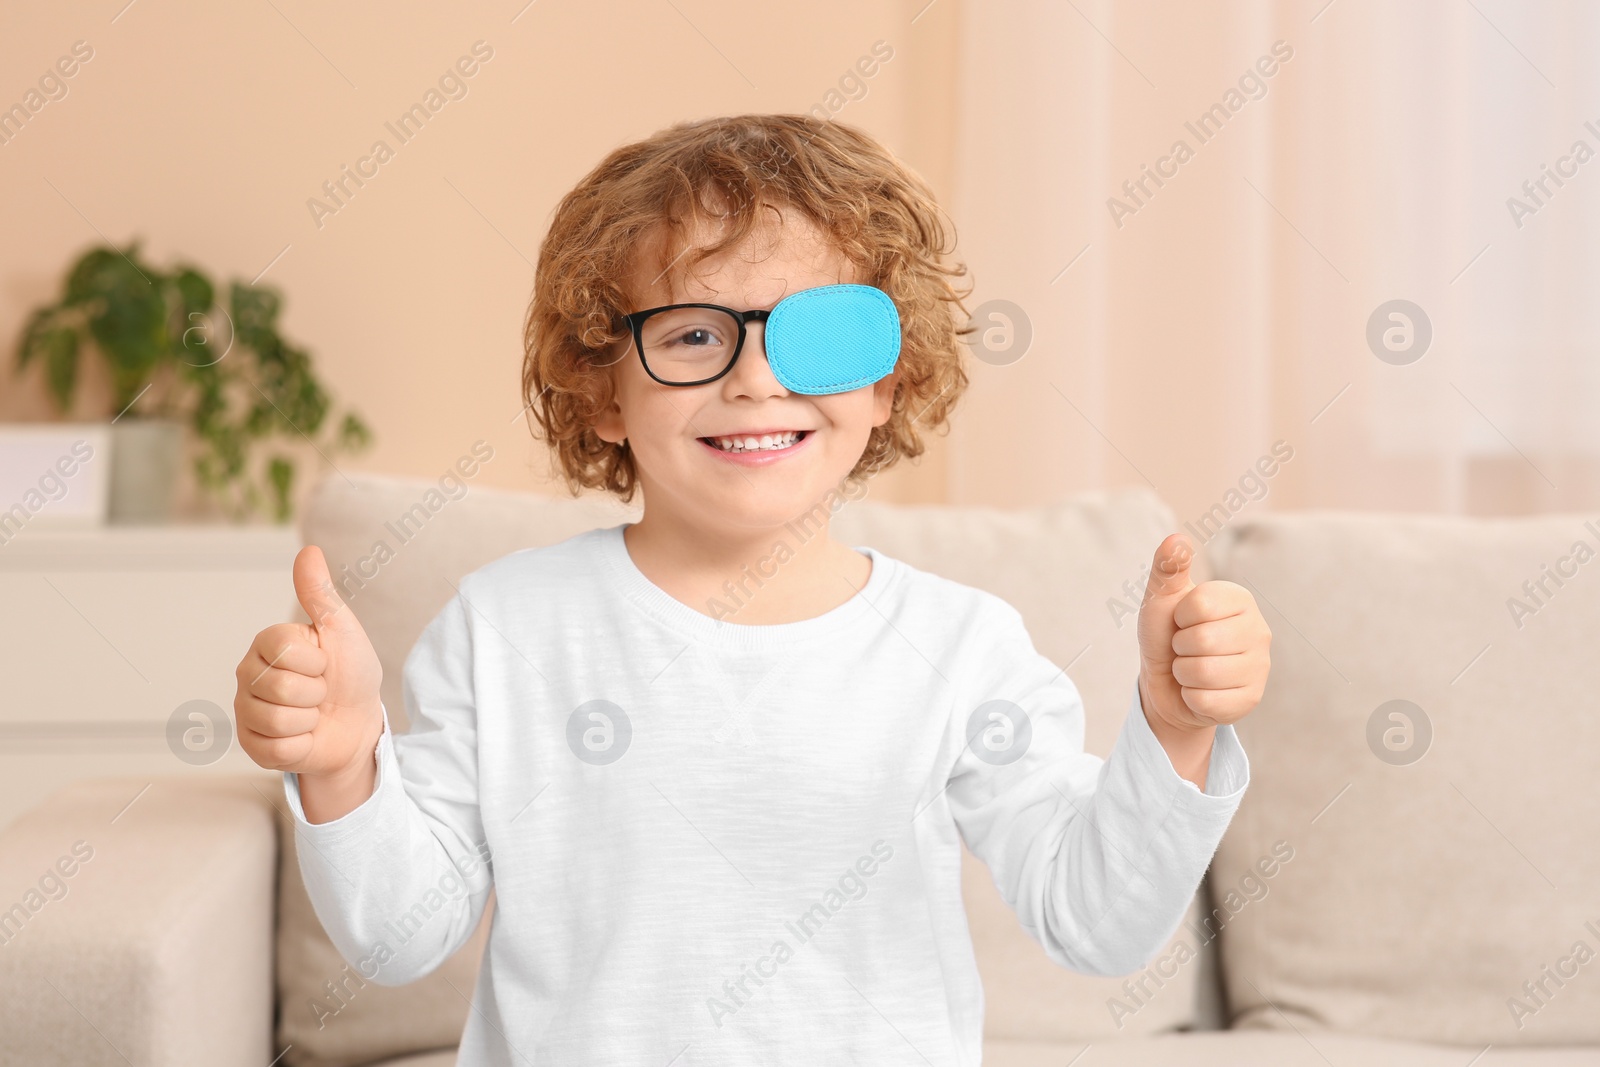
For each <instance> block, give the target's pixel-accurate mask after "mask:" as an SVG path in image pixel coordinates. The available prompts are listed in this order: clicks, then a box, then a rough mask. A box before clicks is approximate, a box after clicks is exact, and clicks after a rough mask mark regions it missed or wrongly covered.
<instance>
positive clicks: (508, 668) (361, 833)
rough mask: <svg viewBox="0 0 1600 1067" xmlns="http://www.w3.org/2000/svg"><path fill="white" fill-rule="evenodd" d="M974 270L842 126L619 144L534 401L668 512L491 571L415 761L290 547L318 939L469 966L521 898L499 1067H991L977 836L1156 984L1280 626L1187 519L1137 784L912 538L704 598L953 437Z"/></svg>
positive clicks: (1106, 968)
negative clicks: (1150, 967)
mask: <svg viewBox="0 0 1600 1067" xmlns="http://www.w3.org/2000/svg"><path fill="white" fill-rule="evenodd" d="M943 245H944V230H943V227H942V225H941V222H940V220H939V217H938V215H937V208H936V206H935V204H934V203H933V200H932V197H931V195H930V194H929V193H928V191H927V188H926V186H925V185H924V184H923V183H922V182H921V181H920V179H918V178H917V177H915V176H914V175H912V174H911V173H910V172H909V171H907V170H906V169H905V168H904V167H903V166H902V165H901V164H899V163H898V162H897V161H895V160H894V159H893V158H892V157H891V156H890V155H889V154H888V153H887V152H886V151H885V150H884V149H883V148H882V147H881V146H879V145H878V144H877V143H876V142H874V141H872V140H871V139H870V138H868V137H867V136H865V135H864V134H862V133H860V132H859V131H857V130H854V129H852V128H850V127H847V126H843V125H839V124H835V123H823V122H819V121H817V120H814V119H811V118H809V117H805V116H783V115H779V116H743V117H738V118H728V119H714V120H707V121H703V122H697V123H689V124H683V125H679V126H676V127H673V128H672V129H669V130H666V131H663V132H662V133H659V134H657V135H656V136H654V137H652V138H649V139H647V140H646V141H643V142H640V143H638V144H634V145H629V146H626V147H624V148H621V149H618V150H617V151H616V152H614V153H612V155H611V156H610V157H609V158H608V159H606V160H605V161H603V162H602V163H601V164H600V165H599V166H598V167H597V168H596V169H595V170H594V171H593V172H592V173H591V174H590V175H589V176H588V177H586V178H585V179H584V180H583V181H582V182H581V183H579V185H578V187H577V188H576V189H574V190H573V191H572V192H571V193H570V194H569V195H568V196H567V197H566V198H565V200H564V201H563V202H562V204H561V205H560V207H559V208H558V209H557V212H556V214H555V216H554V219H553V222H552V225H551V228H550V232H549V234H548V235H547V237H546V239H545V242H544V245H543V247H542V249H541V253H540V262H539V267H538V271H537V279H536V281H535V291H534V297H533V301H532V305H531V308H530V312H529V317H528V325H527V332H526V342H527V344H526V362H525V368H524V379H523V384H524V393H525V396H526V398H527V399H528V401H529V404H530V405H531V410H532V412H533V418H534V420H535V421H537V423H538V427H539V430H538V432H539V433H540V434H541V435H542V436H544V437H545V438H546V439H547V441H548V442H549V444H550V447H551V448H552V449H553V451H554V452H555V454H556V457H557V459H558V460H559V463H560V466H561V469H562V471H563V472H564V474H565V476H566V478H567V480H568V483H569V485H570V486H571V487H572V488H573V489H574V491H576V490H577V489H579V488H583V487H588V488H599V489H604V490H607V491H610V492H614V493H616V494H617V495H619V496H621V497H623V498H624V499H627V498H631V496H632V494H633V493H634V491H635V490H642V491H643V496H644V500H645V511H644V514H643V516H642V517H641V518H640V520H639V521H638V522H636V523H633V524H629V525H620V526H616V527H612V528H610V529H604V530H593V531H589V532H587V533H584V534H581V535H579V536H577V537H574V538H571V539H569V540H567V541H564V542H562V543H560V544H557V545H552V546H548V547H544V548H536V549H526V550H523V551H520V552H516V553H513V554H512V555H510V556H507V557H505V558H503V559H500V560H498V561H496V562H494V563H491V564H490V565H488V566H486V567H483V568H481V569H479V570H478V571H476V572H474V573H472V574H469V575H467V576H466V577H465V578H464V579H463V580H462V581H461V583H460V585H459V587H458V588H459V593H458V595H457V596H456V597H455V598H454V599H452V600H451V601H450V603H449V604H448V605H447V606H446V607H445V608H444V610H443V611H441V612H440V613H439V615H438V616H437V617H436V618H435V619H434V620H433V621H432V623H430V624H429V626H428V627H427V629H426V630H425V631H424V632H423V634H422V636H421V637H420V638H419V640H418V642H417V644H416V646H415V647H414V648H413V650H412V652H411V654H410V656H409V657H408V659H407V661H406V664H405V670H404V685H403V689H404V695H405V700H406V705H407V710H408V711H409V713H410V717H411V728H410V731H409V732H408V733H406V734H403V735H399V736H394V735H391V733H390V732H389V730H388V727H387V720H386V716H385V711H384V709H383V707H382V706H381V704H380V701H379V696H378V685H379V680H380V671H379V668H378V665H377V659H376V656H375V655H374V653H373V651H372V647H371V645H370V644H369V643H368V642H367V639H366V636H365V634H364V633H363V632H362V630H361V627H360V624H359V623H358V622H357V621H356V619H355V618H354V616H353V615H352V614H351V613H350V612H349V611H346V610H344V605H343V604H342V602H340V601H339V599H338V596H337V593H336V592H335V591H334V590H333V588H332V585H331V582H330V580H329V576H328V571H327V567H326V564H325V562H324V560H323V557H322V554H321V551H320V550H319V549H317V548H315V547H314V546H308V547H307V548H305V549H304V550H302V552H301V554H300V555H299V557H297V559H296V560H295V568H294V581H295V589H296V592H297V594H298V595H299V597H300V601H301V603H302V605H303V606H304V607H305V609H306V612H307V615H308V616H309V617H310V618H311V619H312V620H313V624H312V625H311V626H302V625H296V624H284V625H279V626H273V627H269V628H268V629H266V630H264V631H262V632H261V634H260V635H258V637H257V639H256V641H255V643H254V645H253V646H252V648H251V650H250V652H249V653H248V654H247V656H246V657H245V659H244V661H243V662H241V664H240V665H239V670H238V677H239V681H240V689H239V696H238V698H237V700H236V702H235V709H236V711H237V713H238V726H239V737H240V743H241V745H242V746H243V747H244V749H245V750H246V752H248V753H249V754H250V756H251V757H252V758H253V759H255V760H256V762H257V763H259V764H261V765H262V766H264V767H268V768H272V769H278V770H282V771H283V772H285V773H284V785H285V790H286V792H287V795H288V800H289V805H290V807H291V808H292V809H293V811H294V814H295V817H296V821H297V824H298V825H297V830H298V832H299V833H300V834H301V835H302V837H303V839H304V840H305V841H307V842H308V843H309V844H310V845H311V846H312V847H308V848H302V849H300V865H301V870H302V872H303V874H304V877H305V881H306V887H307V889H308V891H309V893H310V895H311V899H312V902H313V903H314V905H315V907H316V910H317V914H318V916H319V917H320V918H321V919H322V922H323V925H324V926H325V927H326V929H327V931H328V933H329V935H330V937H332V939H333V941H334V943H335V944H336V945H337V946H338V947H339V950H340V951H341V953H343V954H344V956H345V957H346V958H347V959H350V960H356V959H364V960H365V959H372V958H374V949H375V947H378V946H381V948H382V951H380V952H378V954H377V956H378V966H379V971H378V973H377V975H376V976H368V977H372V978H373V980H376V981H378V982H379V983H380V984H399V983H403V982H407V981H411V980H413V979H415V978H417V977H419V976H421V975H423V974H426V973H427V972H428V971H430V970H431V969H433V968H434V967H436V966H438V965H439V964H440V963H441V962H442V961H443V960H445V959H446V958H448V957H449V955H450V954H452V953H453V952H454V951H455V950H456V949H457V948H459V947H460V946H461V945H462V944H463V942H464V941H465V940H466V939H467V937H468V936H469V935H470V934H471V932H472V930H473V929H474V927H475V926H476V925H477V922H478V920H479V918H480V917H481V915H482V912H483V909H484V907H485V903H486V900H487V897H488V894H489V891H490V889H491V888H493V889H494V890H495V893H496V910H495V915H494V919H493V923H492V930H491V933H490V937H489V943H488V948H487V950H486V953H485V956H484V960H483V964H482V969H481V971H480V977H479V981H478V986H477V991H476V994H475V997H474V1005H473V1008H474V1010H473V1011H472V1013H471V1014H470V1016H469V1018H468V1022H467V1026H466V1031H465V1033H464V1035H463V1038H462V1045H461V1052H460V1063H461V1064H463V1065H465V1067H476V1065H482V1064H510V1063H513V1062H520V1063H559V1064H563V1065H601V1064H605V1065H619V1067H620V1065H622V1064H628V1065H630V1067H636V1065H640V1064H659V1065H662V1067H665V1065H667V1064H681V1065H684V1067H688V1065H709V1064H727V1065H739V1067H750V1065H753V1064H795V1065H806V1067H815V1065H819V1064H857V1063H860V1064H873V1065H875V1067H881V1065H886V1064H902V1063H903V1064H912V1063H915V1064H937V1065H940V1067H943V1065H957V1064H959V1065H971V1064H977V1063H979V1062H980V1057H981V1052H982V1050H981V1035H982V1023H983V994H982V989H981V987H980V985H979V980H978V973H977V970H976V966H975V963H974V960H973V955H972V947H971V941H970V937H969V936H968V932H967V928H966V922H965V913H964V912H963V910H962V902H961V893H960V881H959V872H960V843H961V842H962V841H965V842H966V843H967V845H968V846H969V847H970V848H971V849H972V851H973V852H974V853H975V854H976V855H977V856H979V857H980V858H981V859H983V860H984V862H985V863H987V864H988V866H989V869H990V870H991V872H992V873H993V874H994V877H995V880H996V883H997V885H998V886H999V888H1000V890H1001V892H1002V893H1003V895H1004V897H1005V899H1006V901H1007V902H1008V903H1009V904H1010V906H1011V907H1012V908H1014V909H1015V910H1016V912H1017V914H1018V916H1019V917H1020V919H1021V921H1022V923H1023V925H1024V926H1025V927H1026V928H1027V929H1028V930H1029V931H1030V932H1031V933H1032V934H1033V936H1034V937H1035V938H1037V939H1038V940H1039V942H1040V943H1041V944H1042V945H1043V947H1044V949H1045V951H1046V952H1047V953H1048V954H1049V955H1050V957H1051V958H1052V959H1053V960H1055V961H1056V962H1057V963H1059V964H1061V965H1063V966H1066V967H1070V968H1074V969H1077V970H1081V971H1086V972H1089V973H1095V974H1122V973H1127V972H1130V971H1133V970H1136V969H1137V968H1139V967H1140V966H1142V965H1144V964H1145V963H1146V962H1147V961H1148V960H1149V958H1150V957H1151V956H1153V955H1154V954H1155V952H1156V951H1158V950H1159V949H1160V948H1161V947H1162V946H1163V945H1164V944H1165V942H1166V940H1167V939H1168V938H1169V937H1170V935H1171V934H1172V932H1173V931H1174V930H1175V929H1176V928H1177V926H1178V923H1179V922H1180V921H1181V919H1182V916H1183V913H1184V910H1185V908H1186V906H1187V904H1188V902H1189V899H1190V897H1191V896H1192V894H1193V893H1194V891H1195V888H1196V886H1197V885H1198V883H1199V881H1200V878H1201V876H1202V874H1203V873H1204V871H1205V868H1206V866H1207V864H1208V862H1209V861H1210V858H1211V855H1212V853H1213V851H1214V849H1215V848H1216V845H1217V843H1218V841H1219V839H1220V837H1221V835H1222V832H1223V830H1224V829H1225V828H1226V826H1227V824H1228V821H1229V819H1230V818H1231V817H1232V814H1233V812H1234V810H1235V808H1236V807H1237V805H1238V802H1239V799H1240V797H1241V796H1242V794H1243V791H1244V788H1245V785H1246V783H1247V780H1248V765H1247V762H1246V760H1245V756H1244V753H1243V750H1242V749H1241V748H1240V746H1239V743H1238V740H1237V738H1236V737H1235V735H1234V731H1233V727H1232V726H1231V725H1229V724H1231V723H1232V722H1234V721H1236V720H1237V719H1239V718H1240V717H1242V716H1243V715H1244V714H1246V713H1247V712H1248V711H1249V710H1250V709H1251V708H1252V707H1254V706H1255V704H1256V703H1257V702H1258V701H1259V700H1260V697H1261V693H1262V689H1263V687H1264V686H1265V682H1266V676H1267V669H1268V654H1267V653H1268V644H1269V640H1270V634H1269V632H1268V630H1267V627H1266V624H1265V622H1264V621H1263V620H1262V618H1261V614H1260V612H1259V611H1258V610H1257V609H1256V607H1255V604H1254V602H1253V600H1251V598H1250V596H1249V595H1248V593H1246V592H1245V591H1244V590H1243V589H1241V588H1240V587H1238V586H1236V585H1231V584H1229V583H1224V582H1208V583H1206V584H1204V585H1201V586H1195V585H1194V584H1193V583H1192V582H1191V581H1190V580H1189V577H1188V560H1189V552H1190V549H1189V546H1188V545H1187V543H1186V542H1185V541H1184V540H1183V538H1182V536H1181V535H1177V534H1174V535H1173V536H1171V537H1168V538H1167V539H1166V540H1165V541H1163V542H1162V544H1161V545H1160V546H1159V547H1158V549H1157V550H1156V556H1155V566H1154V569H1153V571H1152V575H1151V579H1150V586H1149V589H1148V591H1147V593H1146V597H1145V601H1144V603H1143V605H1142V608H1141V612H1140V618H1139V641H1140V649H1141V667H1140V671H1139V676H1138V679H1137V684H1136V686H1135V687H1134V690H1135V691H1134V695H1133V700H1132V706H1131V710H1130V712H1129V715H1128V719H1127V722H1126V723H1125V725H1124V727H1123V730H1122V733H1121V736H1120V737H1119V739H1118V741H1117V743H1116V746H1115V748H1114V750H1113V752H1112V754H1111V756H1110V757H1109V758H1108V759H1107V760H1104V761H1102V760H1100V759H1099V758H1097V757H1094V756H1091V755H1088V754H1086V753H1085V752H1084V751H1083V747H1082V740H1083V707H1082V703H1081V701H1080V699H1079V696H1078V693H1077V690H1076V688H1075V687H1074V686H1073V684H1072V682H1071V681H1070V680H1069V679H1068V678H1067V677H1066V675H1065V674H1064V673H1063V672H1062V671H1061V670H1060V669H1059V668H1058V667H1056V666H1055V665H1054V664H1053V663H1051V662H1050V661H1049V660H1047V659H1046V658H1045V657H1043V656H1042V655H1040V654H1039V653H1038V652H1037V651H1036V650H1035V649H1034V648H1033V645H1032V643H1031V641H1030V639H1029V637H1028V634H1027V631H1026V630H1025V628H1024V626H1023V624H1022V620H1021V616H1020V615H1019V614H1018V613H1017V612H1016V610H1015V609H1013V608H1012V607H1011V606H1010V605H1008V604H1006V603H1005V602H1004V601H1002V600H1000V599H999V598H997V597H994V596H992V595H989V594H987V593H984V592H981V591H979V590H976V589H972V588H969V587H966V586H962V585H959V584H957V583H954V582H951V581H948V580H945V579H942V578H939V577H937V576H935V575H932V574H928V573H926V572H922V571H919V570H916V569H914V568H912V567H910V566H908V565H906V564H904V563H901V562H899V561H897V560H894V559H892V558H890V557H887V556H885V555H883V554H882V553H881V552H878V551H877V550H875V549H871V548H866V549H861V550H856V549H852V548H850V547H847V546H845V545H842V544H840V543H838V542H836V541H834V540H832V539H831V538H830V537H827V536H813V537H810V538H809V539H807V540H806V541H804V542H803V543H802V544H801V545H800V546H799V547H797V548H794V549H792V551H789V552H787V553H784V554H783V555H782V556H781V558H780V559H779V560H778V565H777V566H776V569H775V570H774V571H773V572H772V576H771V577H770V578H769V579H767V580H765V581H764V583H763V584H762V585H761V587H760V588H759V590H758V591H756V592H755V594H754V595H753V596H752V597H751V598H750V599H749V600H748V601H747V602H745V603H744V604H742V605H741V606H740V607H739V609H738V613H737V614H738V618H737V620H736V621H728V620H727V619H725V618H722V617H718V616H719V615H720V614H721V613H720V612H718V611H714V610H712V609H711V608H710V607H709V605H710V604H712V603H714V602H717V601H718V600H719V599H720V598H722V597H723V596H724V586H725V583H726V582H727V581H728V580H729V579H730V578H731V577H735V576H737V575H739V574H740V572H741V570H742V568H744V567H745V566H746V565H748V564H749V563H750V562H751V561H752V560H756V559H760V558H763V557H766V556H769V555H771V554H772V549H773V545H774V543H775V542H779V541H783V542H788V541H790V540H792V538H786V537H783V536H782V535H783V532H784V527H785V524H786V523H788V522H790V521H791V520H793V519H795V518H796V517H797V516H800V515H803V514H810V515H811V516H812V518H813V520H815V519H816V517H817V516H819V515H820V516H821V522H822V523H823V524H824V525H825V523H826V516H827V514H828V510H829V509H827V508H822V509H817V508H816V507H815V505H816V504H817V502H818V501H819V500H820V499H823V498H825V497H826V496H827V495H828V494H829V493H830V492H836V491H837V489H838V487H839V486H840V485H841V484H842V483H843V482H844V481H846V480H848V479H850V478H860V477H863V476H866V475H870V474H871V473H873V472H874V471H875V470H878V469H881V468H882V467H883V466H885V465H887V464H889V463H892V462H894V460H895V459H896V458H897V457H898V456H900V455H906V456H915V455H917V454H918V453H920V451H921V449H922V444H921V439H920V436H919V431H918V427H917V423H918V422H919V421H921V422H924V423H926V425H927V426H929V427H933V428H938V427H940V426H942V425H943V424H944V422H945V418H946V416H947V414H948V412H949V410H950V408H951V405H952V404H953V403H954V400H955V398H956V396H958V395H959V393H960V392H961V389H962V388H963V387H964V385H965V383H966V379H965V376H964V375H963V373H962V371H961V367H960V362H959V356H958V351H959V343H960V342H959V337H958V331H957V330H956V329H955V325H954V321H955V320H954V317H953V314H952V308H953V307H957V306H960V301H959V298H958V294H957V293H955V291H954V290H952V289H951V287H950V284H949V279H950V277H952V276H956V275H960V274H962V273H964V269H963V268H959V267H950V266H947V265H945V263H944V260H943V256H944V254H945V252H946V249H945V248H944V247H943ZM681 305H693V306H681ZM763 573H765V571H764V572H763ZM696 605H708V607H707V608H706V609H704V610H703V609H702V608H700V607H697V606H696ZM396 930H403V931H404V933H405V937H404V940H403V941H402V940H400V939H398V938H397V937H396V936H395V931H396ZM397 942H398V943H397Z"/></svg>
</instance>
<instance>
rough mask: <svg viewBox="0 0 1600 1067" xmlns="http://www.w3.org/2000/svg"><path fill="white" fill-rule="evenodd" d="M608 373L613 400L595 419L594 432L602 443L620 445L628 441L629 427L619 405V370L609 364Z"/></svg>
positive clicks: (607, 403) (609, 401)
mask: <svg viewBox="0 0 1600 1067" xmlns="http://www.w3.org/2000/svg"><path fill="white" fill-rule="evenodd" d="M606 373H607V374H609V375H611V399H610V400H608V401H606V406H605V407H604V408H603V409H602V410H601V412H600V414H598V415H596V416H595V417H594V422H593V423H592V425H593V426H594V432H595V434H596V436H598V437H599V438H600V440H602V441H606V442H608V443H610V444H613V445H620V444H621V443H622V442H623V441H626V440H627V439H628V426H627V424H626V423H625V422H624V421H623V418H622V406H621V405H620V404H618V403H617V368H616V365H615V364H608V365H607V367H606Z"/></svg>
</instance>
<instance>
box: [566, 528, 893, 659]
mask: <svg viewBox="0 0 1600 1067" xmlns="http://www.w3.org/2000/svg"><path fill="white" fill-rule="evenodd" d="M630 525H631V523H620V524H618V525H616V526H610V527H606V528H604V529H599V530H596V531H594V533H595V547H596V550H597V551H598V553H599V555H600V557H601V560H602V563H603V566H604V568H605V571H606V573H607V575H608V577H609V578H610V580H611V581H612V582H613V583H614V585H615V586H616V588H618V589H619V590H620V591H621V592H622V593H623V595H624V596H626V597H627V598H628V599H629V600H631V601H632V602H633V603H634V604H636V605H638V606H639V607H640V608H642V609H643V610H644V611H645V612H647V613H648V614H650V615H651V616H653V617H654V618H656V619H657V620H659V621H661V622H662V623H665V624H666V625H667V626H669V627H671V628H672V629H673V630H674V631H676V632H678V633H681V634H683V635H684V636H685V637H687V638H693V639H696V640H699V641H702V642H704V643H706V644H710V645H715V646H717V647H720V648H727V649H733V650H737V651H756V650H762V649H770V648H776V647H781V646H784V645H790V644H793V643H794V642H796V641H803V640H809V639H812V638H816V637H823V636H827V635H829V634H835V633H838V632H840V631H842V630H844V629H845V628H846V627H849V626H851V625H853V624H855V623H856V622H858V621H860V620H861V619H863V618H867V617H869V616H874V615H877V614H878V608H877V607H876V604H877V603H878V601H879V599H880V598H881V597H882V596H883V594H884V593H885V591H886V590H887V589H888V588H889V586H890V584H891V583H892V581H893V579H894V562H895V561H894V560H893V559H891V558H890V557H888V556H886V555H884V554H883V553H882V552H879V551H878V550H877V549H875V548H872V547H871V546H869V545H854V546H851V547H853V548H854V549H855V550H856V551H858V552H861V553H864V554H865V555H866V556H867V557H868V558H870V559H871V560H872V572H871V573H870V574H869V575H868V576H867V580H866V582H865V584H863V585H862V586H861V588H859V589H857V590H856V592H855V594H854V595H853V596H851V597H850V599H849V600H846V601H845V602H844V603H843V604H840V605H839V606H838V607H835V608H831V609H829V610H828V611H825V612H823V613H822V614H821V615H814V616H812V617H811V618H809V619H800V620H798V621H795V622H779V623H769V624H761V625H752V624H749V623H740V622H733V621H730V620H728V619H714V618H712V617H711V616H710V615H706V614H703V613H702V612H699V611H697V610H695V609H694V608H691V607H690V606H689V605H687V604H685V603H683V602H682V601H679V600H678V599H676V598H675V597H673V596H672V595H671V594H669V593H668V592H667V591H666V590H664V589H662V588H661V587H660V586H658V585H656V584H655V583H654V582H652V581H651V580H650V579H649V578H647V577H646V576H645V574H644V572H643V571H641V570H640V569H639V567H638V564H636V563H634V562H633V557H632V556H630V555H629V554H628V544H627V541H626V540H625V539H624V538H623V536H622V535H623V531H624V530H625V529H627V527H628V526H630ZM722 599H723V600H724V602H725V603H727V602H728V599H727V598H726V597H724V598H722Z"/></svg>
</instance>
